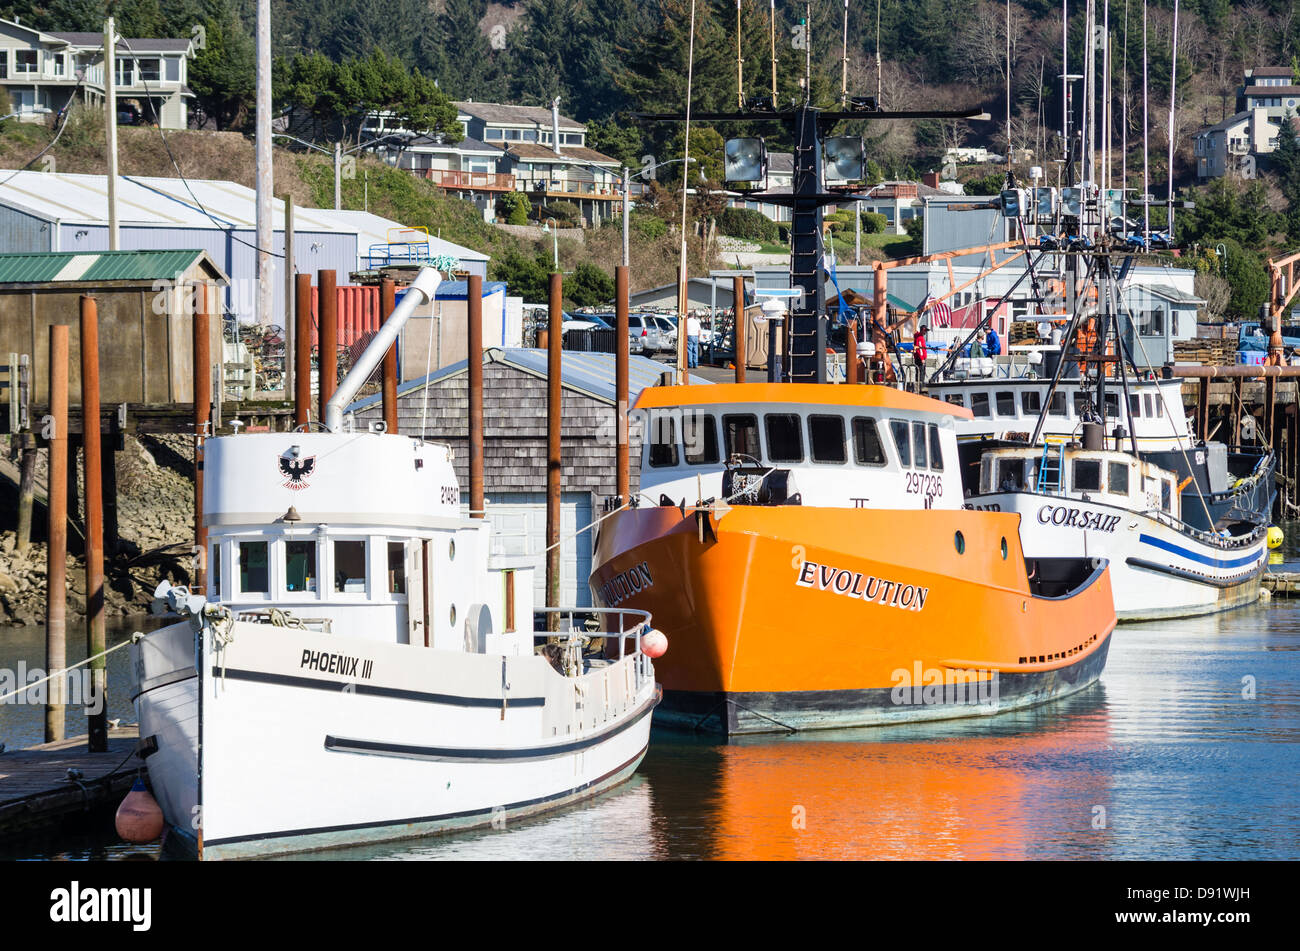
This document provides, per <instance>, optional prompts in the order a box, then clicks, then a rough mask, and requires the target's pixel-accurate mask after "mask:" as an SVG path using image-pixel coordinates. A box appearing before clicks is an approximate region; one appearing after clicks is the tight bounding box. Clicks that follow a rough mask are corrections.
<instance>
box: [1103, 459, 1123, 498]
mask: <svg viewBox="0 0 1300 951" xmlns="http://www.w3.org/2000/svg"><path fill="white" fill-rule="evenodd" d="M1106 484H1107V485H1108V486H1110V491H1111V492H1114V493H1115V494H1116V495H1128V466H1127V465H1125V464H1124V463H1122V462H1112V463H1111V464H1110V465H1109V467H1108V468H1107V470H1106Z"/></svg>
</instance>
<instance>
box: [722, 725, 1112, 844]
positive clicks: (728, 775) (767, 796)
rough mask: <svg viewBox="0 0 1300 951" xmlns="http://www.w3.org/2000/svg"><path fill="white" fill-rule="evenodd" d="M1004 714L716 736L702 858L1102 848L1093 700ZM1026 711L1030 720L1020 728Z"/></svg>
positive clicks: (1105, 795)
mask: <svg viewBox="0 0 1300 951" xmlns="http://www.w3.org/2000/svg"><path fill="white" fill-rule="evenodd" d="M1016 716H1017V717H1018V719H1017V721H1016V723H1015V725H1014V726H1012V727H1010V728H1009V729H1008V728H1006V725H1005V724H1004V725H1002V726H1001V727H999V726H994V729H995V730H996V731H997V732H996V733H985V734H984V735H980V734H979V733H977V732H975V731H974V729H972V728H970V727H969V726H967V725H965V724H963V725H961V726H958V727H956V729H957V730H960V731H962V732H961V733H960V735H952V734H951V733H949V734H947V735H944V733H943V726H944V725H942V724H937V725H931V726H929V727H927V728H926V731H927V732H928V733H929V734H930V736H929V737H928V738H921V739H903V740H893V739H885V738H882V737H881V733H880V731H875V734H874V736H871V735H870V734H868V733H867V732H866V731H855V733H854V734H853V735H852V738H841V737H839V736H835V737H833V738H831V737H828V738H816V739H803V738H790V739H764V740H757V739H750V740H746V741H743V742H741V743H735V744H732V745H728V746H725V747H722V748H720V750H719V755H720V762H721V769H720V779H719V785H718V786H717V801H716V811H715V817H716V821H717V826H716V828H715V829H714V834H713V836H712V838H713V845H714V847H715V852H714V854H713V856H711V857H716V858H723V859H761V860H773V859H775V860H781V859H1016V858H1025V857H1029V856H1030V855H1031V854H1042V847H1043V846H1047V845H1050V846H1051V849H1050V850H1049V854H1051V853H1055V854H1057V855H1068V856H1072V857H1086V856H1101V855H1104V854H1105V853H1106V851H1107V839H1108V834H1107V832H1106V829H1105V828H1104V827H1102V828H1097V827H1095V826H1096V823H1097V819H1098V813H1097V807H1098V806H1100V807H1102V808H1103V809H1105V808H1107V804H1108V803H1109V801H1110V793H1111V783H1112V776H1111V771H1110V769H1109V768H1108V766H1107V763H1108V761H1109V757H1107V756H1105V755H1104V751H1105V750H1107V749H1109V748H1110V746H1109V744H1110V730H1109V724H1108V720H1107V717H1106V716H1105V712H1104V705H1101V706H1100V708H1094V709H1093V710H1092V711H1091V712H1079V713H1075V714H1071V715H1067V716H1064V717H1050V716H1048V717H1043V716H1039V717H1037V718H1034V717H1033V715H1032V714H1020V715H1016ZM1026 717H1029V718H1030V719H1031V720H1033V719H1037V720H1038V721H1040V722H1037V723H1032V722H1031V723H1029V724H1028V725H1026V726H1024V727H1023V728H1022V726H1021V724H1022V723H1024V722H1025V719H1026ZM995 719H996V718H995ZM1043 721H1045V722H1043ZM990 725H993V721H990ZM976 729H977V728H976ZM967 730H970V732H966V731H967ZM1098 754H1103V755H1098ZM1102 818H1103V819H1104V818H1105V817H1104V814H1102ZM1031 848H1034V849H1035V851H1034V852H1033V853H1031V852H1030V849H1031Z"/></svg>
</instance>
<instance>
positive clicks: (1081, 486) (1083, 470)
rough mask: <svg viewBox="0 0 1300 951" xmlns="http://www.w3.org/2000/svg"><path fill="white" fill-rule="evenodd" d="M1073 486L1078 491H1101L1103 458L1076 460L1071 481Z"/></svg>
mask: <svg viewBox="0 0 1300 951" xmlns="http://www.w3.org/2000/svg"><path fill="white" fill-rule="evenodd" d="M1071 487H1072V488H1073V489H1074V491H1076V492H1100V491H1101V460H1099V459H1076V460H1074V478H1073V480H1072V481H1071Z"/></svg>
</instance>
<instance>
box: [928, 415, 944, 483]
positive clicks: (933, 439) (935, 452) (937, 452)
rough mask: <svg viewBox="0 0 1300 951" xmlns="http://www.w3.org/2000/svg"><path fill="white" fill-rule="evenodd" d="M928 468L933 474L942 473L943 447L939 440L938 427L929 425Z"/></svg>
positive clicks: (932, 424)
mask: <svg viewBox="0 0 1300 951" xmlns="http://www.w3.org/2000/svg"><path fill="white" fill-rule="evenodd" d="M930 468H931V469H933V470H934V471H935V472H942V471H943V446H942V444H941V442H940V440H939V427H938V426H936V425H935V424H934V423H931V424H930Z"/></svg>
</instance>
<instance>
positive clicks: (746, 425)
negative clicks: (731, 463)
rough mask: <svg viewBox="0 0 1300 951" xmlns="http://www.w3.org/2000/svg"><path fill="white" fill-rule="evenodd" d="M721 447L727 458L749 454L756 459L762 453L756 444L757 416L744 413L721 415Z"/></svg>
mask: <svg viewBox="0 0 1300 951" xmlns="http://www.w3.org/2000/svg"><path fill="white" fill-rule="evenodd" d="M722 447H723V449H724V450H725V451H726V453H727V458H731V457H732V456H737V455H739V456H749V457H750V458H751V459H754V460H755V461H757V460H758V459H759V458H761V457H762V455H763V450H762V449H760V448H759V445H758V417H757V416H753V415H749V414H745V415H741V416H724V417H722Z"/></svg>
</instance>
